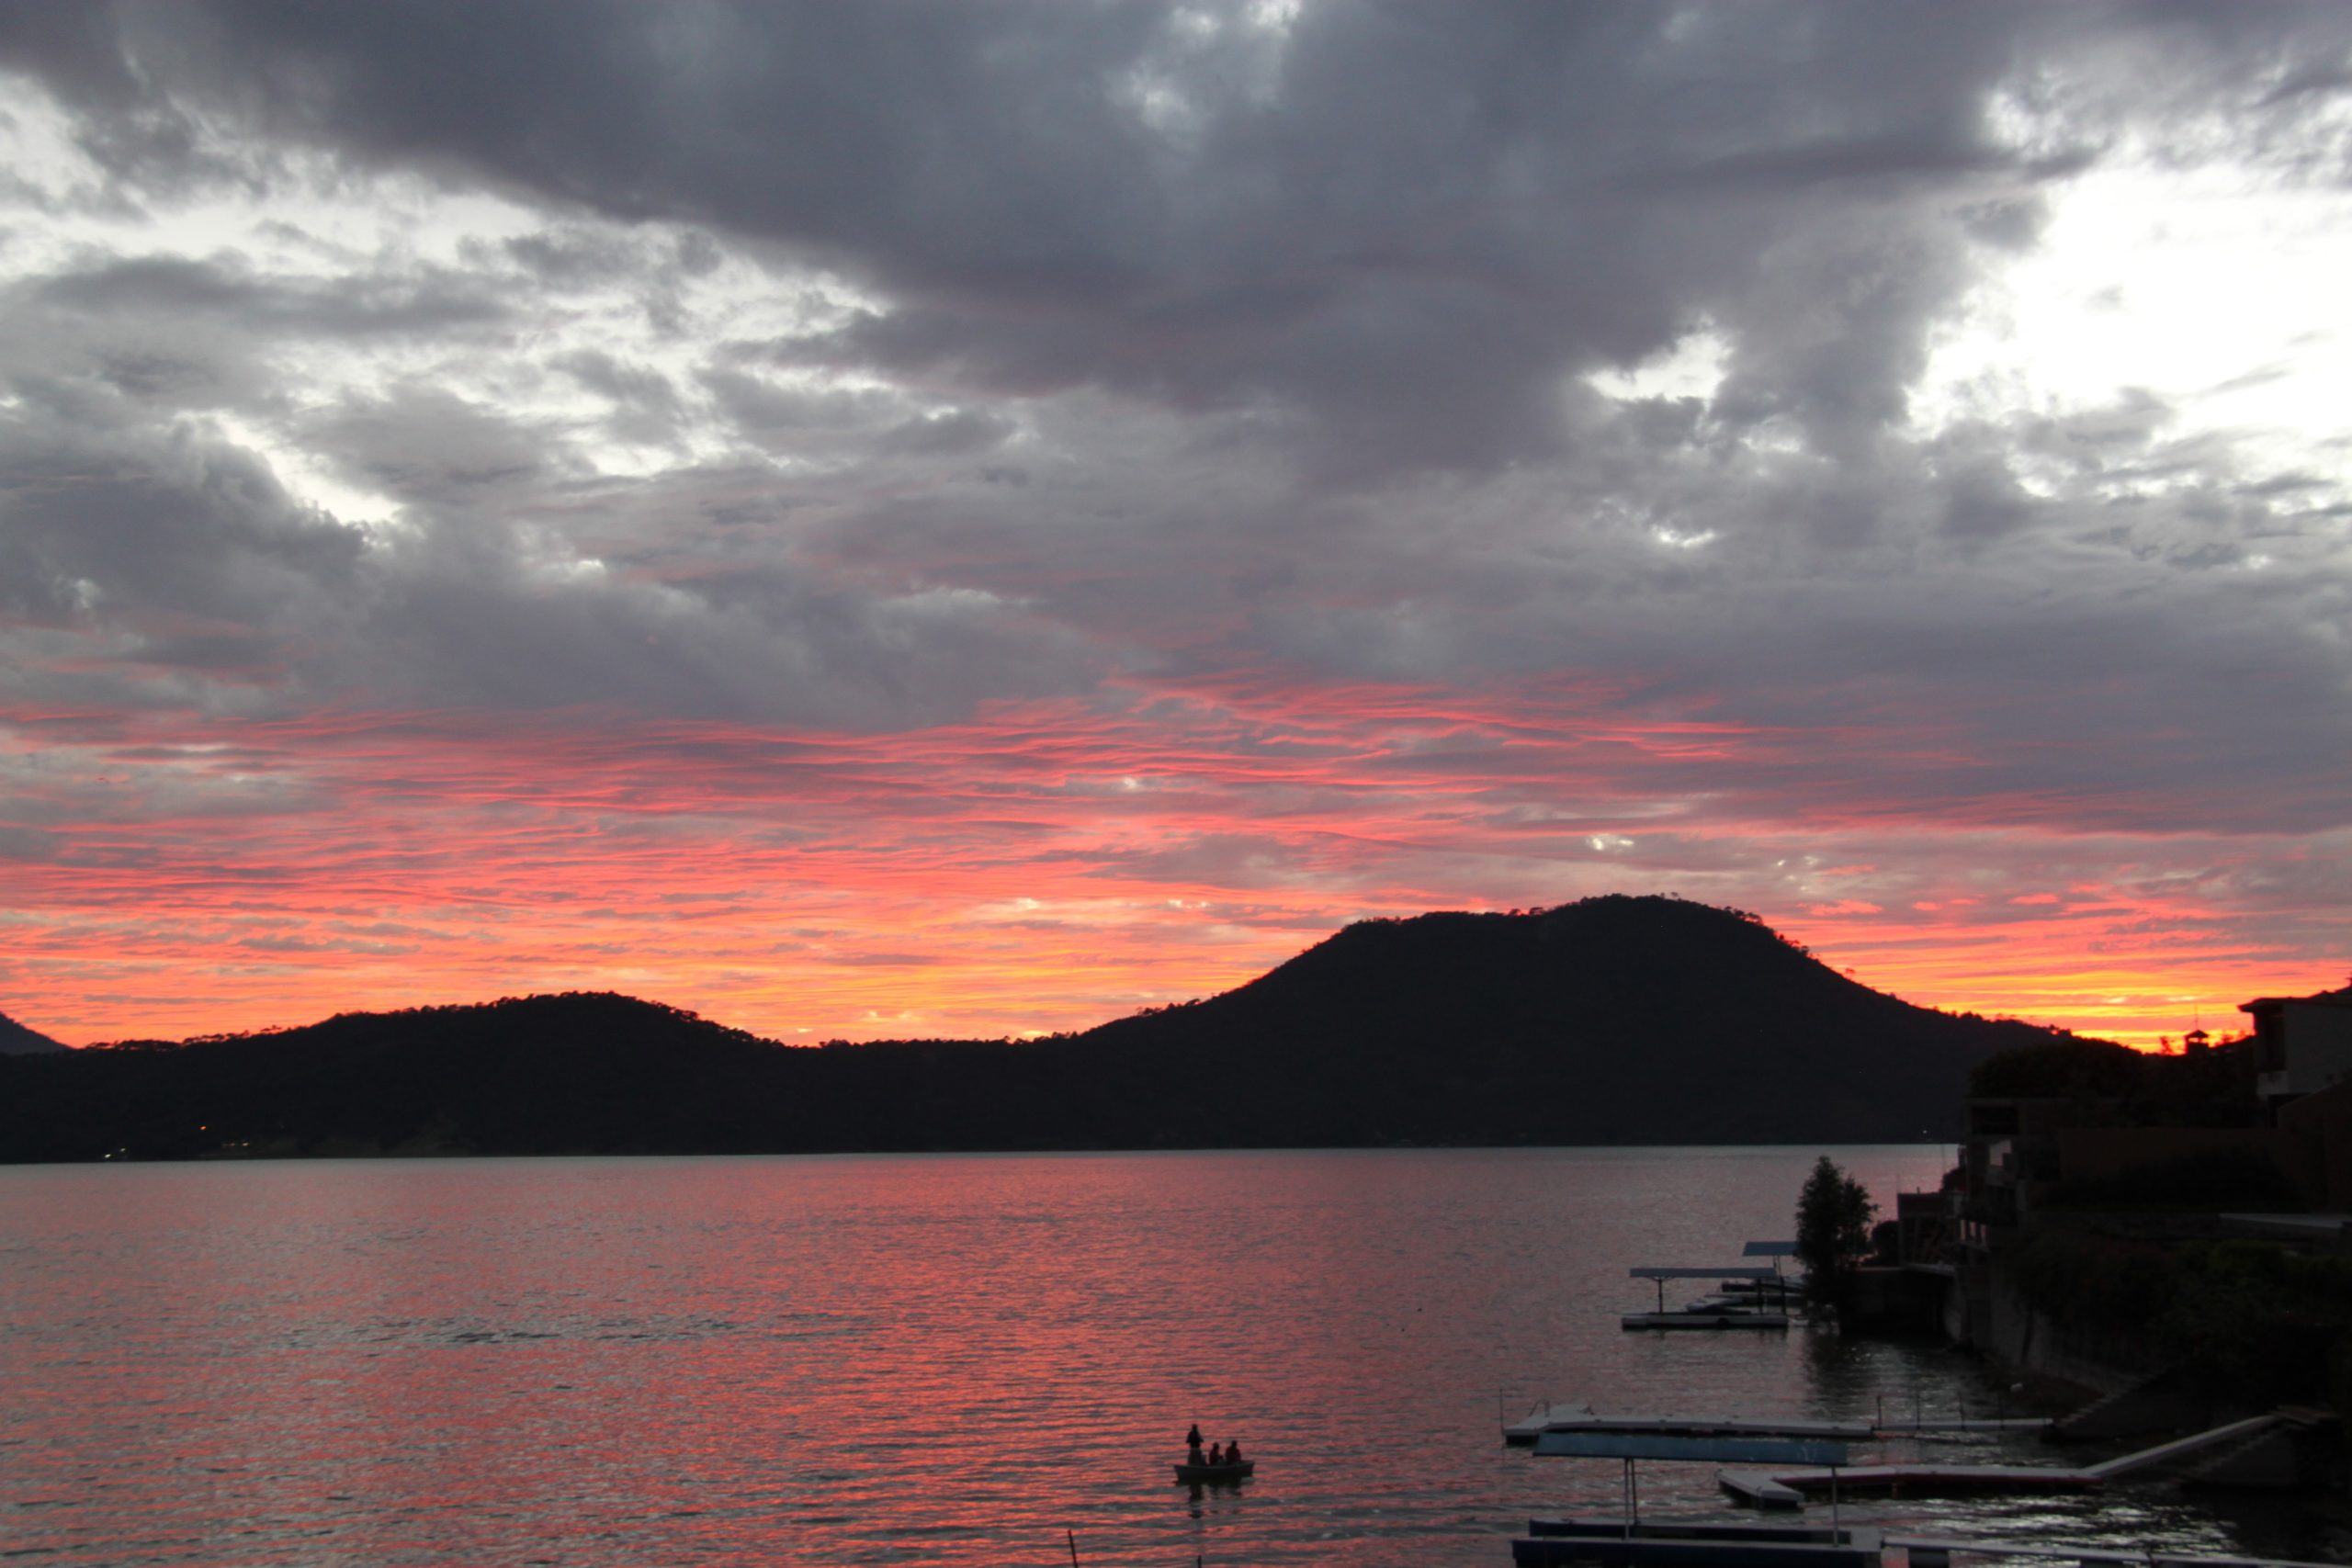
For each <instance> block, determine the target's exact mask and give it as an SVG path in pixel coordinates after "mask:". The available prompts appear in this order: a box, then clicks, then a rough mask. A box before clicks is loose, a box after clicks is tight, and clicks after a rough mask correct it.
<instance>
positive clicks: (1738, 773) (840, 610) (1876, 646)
mask: <svg viewBox="0 0 2352 1568" xmlns="http://www.w3.org/2000/svg"><path fill="white" fill-rule="evenodd" d="M2347 280H2352V6H2335V5H2328V6H2312V7H2307V8H2306V7H2296V6H2241V5H2221V4H2215V5H2211V6H2178V5H2165V6H2154V5H2150V6H2117V5H2095V4H2083V5H2067V6H2051V5H2043V4H2033V5H2020V6H2000V5H1992V4H1984V5H1965V6H1888V5H1883V4H1877V3H1872V4H1864V5H1851V6H1805V5H1796V4H1771V5H1740V6H1714V5H1704V6H1676V5H1669V4H1656V3H1650V0H1642V3H1639V4H1627V5H1623V6H1619V5H1605V4H1577V5H1568V6H1548V5H1527V6H1518V5H1509V6H1505V5H1492V6H1488V5H1459V4H1442V5H1432V4H1427V3H1423V0H1409V3H1397V4H1377V3H1370V0H1363V3H1359V0H1346V3H1338V0H1321V3H1317V0H1308V3H1305V4H1293V3H1282V0H1258V3H1254V4H1239V5H1215V4H1212V5H1151V6H1131V5H1123V4H1094V3H1087V0H1042V3H1038V4H989V3H978V4H971V3H961V0H958V3H935V4H920V3H905V4H888V5H883V4H875V5H847V4H833V3H822V4H809V5H746V6H734V5H710V4H699V3H692V0H663V3H662V4H641V3H638V0H607V3H603V4H598V3H594V0H549V3H545V4H524V3H507V0H491V3H484V0H465V3H463V4H458V3H454V0H449V3H442V0H430V3H427V0H413V3H401V4H397V5H390V4H351V5H317V4H292V3H285V4H278V3H265V0H158V3H154V4H138V3H122V4H107V3H101V0H89V3H81V4H74V5H59V4H53V3H50V0H31V3H27V4H9V5H6V6H0V933H5V934H4V936H0V1012H5V1013H6V1014H8V1015H10V1016H12V1017H15V1018H17V1019H18V1020H20V1021H23V1022H25V1023H27V1024H28V1025H31V1026H32V1027H34V1028H37V1029H40V1030H42V1031H45V1032H49V1033H51V1034H53V1035H56V1036H57V1037H59V1038H61V1039H63V1040H67V1041H69V1042H74V1043H83V1042H87V1041H94V1040H102V1039H112V1038H120V1037H125V1036H133V1035H162V1036H171V1037H177V1036H181V1035H185V1034H187V1033H192V1032H212V1031H227V1030H238V1029H250V1028H257V1027H266V1026H272V1025H278V1024H291V1023H300V1022H305V1021H311V1020H312V1019H315V1018H318V1017H321V1016H323V1015H325V1014H327V1013H331V1012H334V1011H337V1010H349V1009H356V1008H383V1007H399V1006H409V1005H415V1004H421V1003H438V1002H457V1001H472V1000H479V999H484V998H492V997H496V996H501V995H511V994H519V993H523V992H528V991H541V990H561V989H574V988H597V989H605V988H610V989H617V990H624V991H628V992H632V993H635V994H637V995H640V996H646V997H650V998H656V999H659V1000H662V1001H666V1002H669V1003H672V1004H673V1005H676V1006H680V1007H685V1008H691V1009H694V1010H697V1011H700V1012H702V1013H705V1014H707V1015H708V1016H710V1017H713V1018H716V1019H718V1020H719V1021H723V1022H726V1023H729V1024H733V1025H737V1026H739V1027H741V1028H745V1029H750V1030H752V1031H755V1032H760V1033H763V1034H768V1035H773V1036H775V1037H776V1038H778V1039H783V1040H793V1041H815V1040H821V1039H826V1038H833V1037H842V1038H870V1037H877V1036H901V1035H910V1034H959V1035H989V1036H995V1035H1004V1034H1012V1033H1018V1032H1030V1031H1047V1030H1057V1029H1067V1028H1073V1027H1082V1026H1085V1025H1088V1024H1091V1023H1095V1022H1098V1021H1103V1020H1104V1019H1107V1018H1111V1017H1114V1016H1117V1015H1119V1014H1122V1013H1125V1012H1128V1011H1132V1010H1135V1009H1136V1008H1139V1007H1144V1006H1149V1005H1155V1004H1158V1003H1162V1002H1167V1001H1173V1000H1182V999H1183V998H1190V997H1194V996H1199V995H1204V994H1208V993H1211V992H1214V991H1216V990H1220V989H1224V988H1226V987H1230V986H1232V985H1234V984H1237V983H1238V982H1239V981H1241V980H1244V979H1247V978H1248V977H1250V976H1252V975H1254V974H1256V973H1258V972H1260V971H1261V970H1263V969H1265V968H1267V967H1269V966H1271V965H1272V964H1274V963H1277V962H1279V961H1280V960H1282V959H1283V958H1285V957H1287V956H1288V955H1290V954H1291V953H1295V952H1296V951H1297V950H1299V949H1300V948H1302V947H1305V946H1306V945H1308V944H1309V943H1311V942H1315V941H1317V940H1318V939H1320V938H1321V937H1322V936H1324V935H1325V934H1327V933H1329V931H1331V930H1333V929H1335V928H1336V927H1337V926H1339V925H1340V924H1342V923H1344V922H1346V921H1348V920H1350V919H1358V918H1362V917H1364V916H1368V915H1393V914H1408V913H1413V912H1417V911H1419V910H1423V909H1431V908H1485V909H1504V908H1519V907H1532V906H1539V905H1551V904H1557V903H1561V902H1565V901H1567V900H1570V899H1574V898H1577V897H1585V896H1588V895H1591V894H1597V893H1603V892H1632V893H1646V892H1675V893H1679V894H1680V895H1681V896H1682V897H1687V898H1693V899H1700V900H1704V901H1707V902H1710V903H1718V904H1727V905H1732V906H1736V907H1738V908H1745V909H1749V910H1752V911H1754V912H1755V913H1757V914H1758V915H1760V916H1761V917H1762V918H1763V919H1766V920H1768V921H1769V922H1770V923H1771V924H1772V925H1773V926H1775V927H1776V928H1778V929H1780V930H1781V931H1784V932H1786V933H1787V934H1788V935H1790V936H1791V937H1792V938H1793V939H1795V940H1797V941H1800V942H1804V943H1806V944H1808V945H1810V946H1811V947H1812V948H1813V949H1814V951H1815V953H1816V954H1817V955H1818V956H1820V957H1821V958H1823V959H1824V960H1825V961H1826V962H1828V963H1830V964H1834V965H1836V966H1838V968H1841V969H1846V970H1849V971H1850V972H1851V973H1852V974H1853V975H1854V976H1855V977H1856V978H1858V979H1860V980H1862V981H1864V982H1866V983H1868V984H1870V985H1872V986H1875V987H1880V988H1882V989H1884V990H1890V991H1893V992H1895V993H1896V994H1898V995H1901V996H1904V997H1906V998H1910V999H1912V1000H1915V1001H1919V1002H1924V1003H1929V1004H1933V1005H1937V1006H1941V1007H1946V1008H1951V1009H1968V1010H1976V1011H1980V1012H1986V1013H2000V1014H2015V1015H2018V1016H2022V1017H2025V1018H2029V1019H2032V1020H2035V1021H2048V1022H2055V1023H2061V1024H2065V1025H2068V1026H2072V1027H2076V1028H2080V1029H2084V1030H2086V1031H2089V1032H2096V1033H2103V1034H2107V1035H2109V1036H2112V1037H2115V1038H2122V1039H2128V1040H2131V1041H2132V1042H2134V1043H2143V1044H2153V1043H2154V1041H2155V1039H2156V1037H2157V1036H2158V1035H2159V1034H2173V1035H2177V1034H2178V1033H2180V1032H2182V1031H2184V1030H2186V1029H2188V1028H2189V1027H2191V1026H2192V1025H2193V1024H2195V1023H2196V1022H2198V1021H2202V1022H2203V1023H2204V1024H2205V1025H2206V1026H2207V1027H2209V1028H2212V1029H2215V1030H2217V1031H2222V1032H2226V1031H2231V1030H2233V1029H2235V1028H2236V1027H2237V1025H2238V1023H2239V1022H2240V1016H2239V1015H2238V1014H2237V1012H2236V1011H2235V1008H2236V1004H2237V1003H2238V1002H2240V1001H2242V1000H2244V999H2245V998H2249V997H2252V996H2256V995H2258V994H2264V993H2277V992H2307V991H2310V990H2313V989H2317V988H2321V987H2332V986H2335V985H2340V984H2342V983H2343V982H2344V979H2345V974H2346V968H2347V965H2348V964H2352V918H2347V907H2346V895H2347V891H2352V878H2348V876H2347V874H2352V282H2347Z"/></svg>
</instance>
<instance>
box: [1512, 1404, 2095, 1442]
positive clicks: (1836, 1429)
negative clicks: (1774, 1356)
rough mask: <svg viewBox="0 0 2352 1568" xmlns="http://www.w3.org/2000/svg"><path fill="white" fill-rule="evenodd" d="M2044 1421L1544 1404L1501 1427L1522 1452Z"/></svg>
mask: <svg viewBox="0 0 2352 1568" xmlns="http://www.w3.org/2000/svg"><path fill="white" fill-rule="evenodd" d="M2049 1425H2050V1419H2049V1417H2047V1416H1905V1417H1900V1418H1897V1419H1893V1420H1881V1421H1808V1420H1804V1419H1801V1418H1798V1417H1795V1416H1790V1417H1786V1418H1781V1417H1774V1416H1631V1415H1613V1416H1612V1415H1599V1414H1595V1413H1594V1411H1593V1408H1592V1406H1591V1405H1589V1404H1566V1403H1562V1404H1552V1403H1550V1402H1549V1401H1546V1402H1545V1403H1544V1404H1539V1405H1537V1406H1535V1408H1533V1409H1532V1410H1530V1411H1529V1412H1528V1413H1527V1414H1526V1415H1524V1416H1521V1417H1520V1418H1519V1419H1518V1420H1516V1421H1512V1422H1509V1423H1507V1424H1506V1425H1505V1426H1504V1427H1503V1441H1504V1442H1506V1443H1509V1444H1510V1445H1512V1446H1513V1447H1516V1448H1524V1447H1526V1446H1527V1445H1529V1444H1530V1443H1532V1442H1534V1441H1535V1439H1536V1438H1540V1437H1542V1436H1543V1435H1544V1433H1546V1432H1675V1433H1680V1434H1682V1435H1683V1436H1686V1437H1708V1436H1721V1437H1735V1438H1843V1439H1844V1440H1846V1441H1848V1442H1855V1443H1860V1442H1869V1441H1871V1439H1872V1438H1918V1437H1936V1436H1939V1435H1948V1434H1954V1433H1968V1432H2039V1431H2041V1430H2043V1429H2044V1428H2046V1427H2048V1426H2049Z"/></svg>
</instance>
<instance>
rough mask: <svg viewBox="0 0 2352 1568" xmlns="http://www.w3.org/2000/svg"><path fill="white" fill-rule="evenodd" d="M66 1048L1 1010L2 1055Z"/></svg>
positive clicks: (0, 1040)
mask: <svg viewBox="0 0 2352 1568" xmlns="http://www.w3.org/2000/svg"><path fill="white" fill-rule="evenodd" d="M64 1049H66V1047H65V1045H64V1044H63V1043H62V1042H60V1041H56V1040H51V1038H50V1037H49V1036H48V1035H46V1034H43V1033H42V1032H40V1031H39V1030H37V1029H28V1028H26V1027H25V1026H24V1025H23V1024H21V1023H18V1022H17V1021H16V1020H15V1019H13V1018H10V1017H9V1016H8V1015H7V1014H6V1013H5V1012H0V1055H9V1056H17V1055H24V1056H29V1055H33V1054H34V1053H36V1052H42V1051H62V1050H64Z"/></svg>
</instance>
